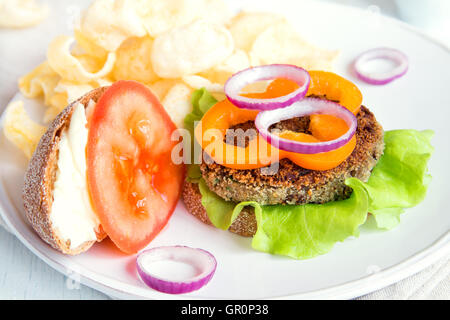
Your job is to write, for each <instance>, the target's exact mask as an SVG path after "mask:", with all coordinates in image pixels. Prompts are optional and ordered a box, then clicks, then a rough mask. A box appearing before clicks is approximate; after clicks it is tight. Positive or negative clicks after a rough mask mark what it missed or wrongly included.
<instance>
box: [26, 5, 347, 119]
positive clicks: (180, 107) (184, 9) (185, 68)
mask: <svg viewBox="0 0 450 320" xmlns="http://www.w3.org/2000/svg"><path fill="white" fill-rule="evenodd" d="M337 55H338V52H337V51H329V50H324V49H321V48H318V47H315V46H313V45H311V44H309V43H307V42H306V41H305V40H303V39H302V38H301V37H300V36H299V35H298V33H297V32H296V30H294V28H293V27H292V26H291V25H290V24H289V23H288V22H287V21H286V19H285V18H284V17H281V16H278V15H274V14H271V13H263V12H241V13H239V14H237V15H236V16H233V15H232V14H231V13H230V11H229V9H228V8H227V6H226V4H225V3H224V2H223V1H222V0H135V1H126V0H95V1H94V2H93V3H92V4H91V6H90V7H89V8H88V9H87V10H86V11H85V12H84V13H83V15H82V17H81V21H80V24H79V26H77V27H76V29H75V31H74V35H73V36H72V37H69V36H59V37H57V38H55V39H54V40H53V41H52V42H51V44H50V45H49V47H48V51H47V61H45V62H43V63H42V64H41V65H39V66H38V67H37V68H36V69H34V70H33V71H31V72H30V73H29V74H27V75H25V76H24V77H22V78H21V79H20V81H19V87H20V90H21V92H22V93H23V95H25V96H26V97H28V98H38V97H41V96H42V97H43V98H44V103H45V105H46V106H48V109H47V111H46V114H45V119H43V121H44V122H46V123H48V122H49V121H51V120H52V119H54V117H55V116H56V115H57V114H58V113H59V112H61V110H62V109H64V108H65V107H66V106H67V105H68V104H69V103H70V102H71V101H73V100H75V99H77V98H79V97H80V96H81V95H83V94H84V93H86V92H88V91H90V90H92V89H94V88H96V87H99V86H105V85H109V84H111V83H112V82H114V81H117V80H122V79H132V80H137V81H140V82H142V83H144V84H146V85H147V86H148V87H149V88H150V89H151V90H152V91H153V92H154V93H155V95H156V96H157V97H158V98H159V99H160V101H161V103H162V105H163V106H164V108H165V109H166V110H167V112H168V114H169V115H170V116H171V118H172V120H173V121H174V123H175V124H176V125H177V126H179V127H181V126H183V119H184V117H185V116H186V114H187V113H189V112H190V111H191V108H192V107H191V104H190V95H191V93H192V91H193V90H195V89H198V88H201V87H205V88H206V89H207V90H209V91H211V92H213V93H214V94H216V95H217V96H220V95H222V97H223V85H224V83H225V81H226V80H227V79H228V78H229V77H230V76H231V75H232V74H233V73H235V72H237V71H239V70H242V69H245V68H248V67H250V66H257V65H262V64H271V63H289V64H295V65H298V66H301V67H304V68H306V69H322V70H330V69H332V65H333V62H334V60H335V59H336V57H337ZM24 123H25V122H24Z"/></svg>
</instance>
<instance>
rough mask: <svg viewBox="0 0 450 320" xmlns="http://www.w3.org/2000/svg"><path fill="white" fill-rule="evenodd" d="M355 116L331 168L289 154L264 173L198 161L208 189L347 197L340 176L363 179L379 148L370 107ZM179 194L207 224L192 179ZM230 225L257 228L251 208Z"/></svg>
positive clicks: (297, 200) (281, 197) (268, 197)
mask: <svg viewBox="0 0 450 320" xmlns="http://www.w3.org/2000/svg"><path fill="white" fill-rule="evenodd" d="M356 118H357V120H358V128H357V130H356V147H355V149H354V150H353V152H352V154H351V155H350V156H349V157H348V158H347V159H346V160H345V161H344V162H342V163H341V164H340V165H339V166H337V167H336V168H333V169H330V170H325V171H315V170H308V169H305V168H302V167H299V166H297V165H296V164H294V163H293V162H291V161H290V160H289V159H282V160H281V161H280V163H279V168H278V171H277V172H276V173H275V174H272V175H267V174H263V173H262V172H261V169H251V170H236V169H231V168H227V167H224V166H221V165H219V164H217V163H214V162H213V163H206V162H203V163H202V164H201V165H200V170H201V173H202V177H203V179H204V180H205V182H206V185H207V186H208V187H209V189H210V190H211V191H213V192H214V193H216V194H217V195H218V196H220V197H221V198H223V199H225V200H227V201H233V202H241V201H256V202H258V203H260V204H262V205H268V204H305V203H325V202H329V201H336V200H341V199H346V198H348V197H349V195H350V192H351V189H350V188H349V187H347V186H346V185H345V184H344V182H345V179H347V178H349V177H356V178H358V179H360V180H363V181H367V180H368V179H369V177H370V174H371V171H372V169H373V168H374V167H375V165H376V163H377V161H378V159H379V158H380V156H381V155H382V153H383V149H384V142H383V128H382V127H381V125H380V124H379V123H378V122H377V121H376V119H375V116H374V115H373V114H372V113H371V112H370V111H369V109H367V108H366V107H364V106H361V109H360V111H359V113H358V114H357V115H356ZM308 123H309V121H305V119H292V120H285V121H283V122H280V123H279V124H277V125H276V126H274V127H275V128H276V129H281V130H282V129H288V130H294V131H303V132H307V129H306V128H307V125H308ZM246 127H248V124H247V125H246ZM302 127H303V128H302ZM272 129H273V128H272ZM183 199H184V202H185V204H186V207H187V209H188V211H190V212H191V213H192V214H193V215H195V216H197V217H198V218H199V219H200V220H202V221H203V222H205V223H208V224H211V222H210V221H209V218H208V215H207V214H206V211H205V209H204V207H203V206H202V204H201V194H200V191H199V189H198V185H197V184H195V183H190V182H185V185H184V191H183ZM230 231H232V232H235V233H238V234H240V235H243V236H252V235H253V234H254V233H255V231H256V219H255V217H254V214H253V208H251V207H248V208H244V210H243V212H242V213H241V214H240V215H239V217H238V218H237V219H236V220H235V222H234V223H233V225H232V226H231V227H230Z"/></svg>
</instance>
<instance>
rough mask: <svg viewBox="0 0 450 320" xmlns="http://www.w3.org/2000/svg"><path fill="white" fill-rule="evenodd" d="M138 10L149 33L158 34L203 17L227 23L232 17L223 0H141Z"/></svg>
mask: <svg viewBox="0 0 450 320" xmlns="http://www.w3.org/2000/svg"><path fill="white" fill-rule="evenodd" d="M138 2H139V4H138V8H139V9H138V12H139V13H140V16H141V17H142V20H143V22H144V25H145V27H146V29H147V32H148V34H149V35H150V36H151V37H153V38H156V37H157V36H159V35H161V34H163V33H165V32H167V31H169V30H172V29H174V28H178V27H181V26H184V25H186V24H189V23H191V22H193V21H194V20H196V19H199V18H203V19H206V20H207V21H209V22H211V23H215V24H225V23H226V22H227V21H228V20H229V19H230V17H231V13H230V11H229V9H228V7H227V5H226V4H225V3H224V2H223V1H222V0H140V1H138Z"/></svg>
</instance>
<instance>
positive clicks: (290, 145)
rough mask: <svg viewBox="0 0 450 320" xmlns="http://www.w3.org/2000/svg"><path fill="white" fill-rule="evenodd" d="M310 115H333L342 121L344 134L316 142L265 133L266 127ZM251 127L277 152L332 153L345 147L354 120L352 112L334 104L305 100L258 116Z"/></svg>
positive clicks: (354, 128)
mask: <svg viewBox="0 0 450 320" xmlns="http://www.w3.org/2000/svg"><path fill="white" fill-rule="evenodd" d="M312 114H328V115H332V116H335V117H337V118H340V119H342V120H344V121H345V123H346V124H347V125H348V127H349V128H348V130H347V132H346V133H344V134H343V135H342V136H340V137H339V138H337V139H335V140H331V141H324V142H318V143H307V142H298V141H294V140H288V139H283V138H280V137H279V136H278V135H276V134H273V133H271V132H270V131H269V128H270V126H271V125H273V124H275V123H277V122H280V121H283V120H288V119H292V118H296V117H303V116H309V115H312ZM255 125H256V128H257V129H258V131H259V133H260V134H261V136H262V137H263V138H264V139H265V140H266V141H267V142H268V143H270V144H271V145H273V146H274V147H276V148H278V149H280V150H285V151H289V152H296V153H302V154H314V153H321V152H328V151H332V150H335V149H338V148H340V147H342V146H343V145H345V144H347V143H348V142H349V141H350V140H351V138H352V137H353V135H354V134H355V132H356V127H357V120H356V117H355V115H354V114H353V113H352V112H350V111H349V110H348V109H347V108H345V107H343V106H341V105H340V104H338V103H336V102H332V101H328V100H323V99H318V98H305V99H303V100H300V101H297V102H295V103H293V104H292V105H290V106H289V107H286V108H282V109H276V110H270V111H262V112H260V113H258V115H257V116H256V119H255Z"/></svg>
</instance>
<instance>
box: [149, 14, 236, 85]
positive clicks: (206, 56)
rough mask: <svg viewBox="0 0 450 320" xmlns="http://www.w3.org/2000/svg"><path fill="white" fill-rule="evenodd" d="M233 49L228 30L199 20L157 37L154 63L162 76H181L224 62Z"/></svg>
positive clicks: (153, 55) (153, 56)
mask: <svg viewBox="0 0 450 320" xmlns="http://www.w3.org/2000/svg"><path fill="white" fill-rule="evenodd" d="M233 48H234V45H233V39H232V37H231V34H230V32H229V31H228V30H227V29H225V28H224V27H222V26H218V25H213V24H211V23H208V22H207V21H205V20H197V21H195V22H194V23H192V24H189V25H186V26H183V27H181V28H176V29H173V30H171V31H169V32H167V33H165V34H163V35H161V36H159V37H157V38H156V39H155V41H154V43H153V52H152V55H151V60H152V66H153V70H154V71H155V72H156V74H157V75H158V76H160V77H161V78H180V77H183V76H186V75H192V74H196V73H199V72H202V71H205V70H208V69H210V68H212V67H213V66H215V65H217V64H219V63H221V62H223V61H224V60H225V59H226V58H228V57H229V56H230V55H231V53H232V52H233Z"/></svg>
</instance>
